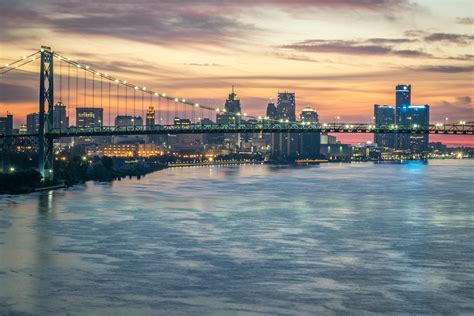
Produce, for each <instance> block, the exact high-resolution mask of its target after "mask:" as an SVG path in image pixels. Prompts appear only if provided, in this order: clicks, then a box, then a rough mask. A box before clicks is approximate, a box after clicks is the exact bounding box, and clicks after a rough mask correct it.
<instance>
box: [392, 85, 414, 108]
mask: <svg viewBox="0 0 474 316" xmlns="http://www.w3.org/2000/svg"><path fill="white" fill-rule="evenodd" d="M410 104H411V85H410V84H409V85H398V86H396V87H395V105H396V106H397V107H399V106H404V105H410Z"/></svg>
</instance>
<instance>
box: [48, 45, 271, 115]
mask: <svg viewBox="0 0 474 316" xmlns="http://www.w3.org/2000/svg"><path fill="white" fill-rule="evenodd" d="M53 56H54V57H56V58H57V59H59V60H62V61H64V62H66V63H69V64H70V65H72V66H74V67H76V68H79V69H82V70H84V71H86V72H89V73H91V74H93V75H95V76H97V77H100V78H103V79H106V80H109V81H112V82H115V83H117V84H120V85H122V86H126V87H128V88H130V89H134V90H137V91H141V92H143V93H147V94H149V95H152V96H155V97H160V98H164V99H166V100H169V101H173V102H176V103H181V104H185V105H189V106H193V107H195V108H202V109H205V110H210V111H214V112H216V113H227V114H229V115H234V116H241V117H246V118H254V119H257V118H258V119H262V117H254V116H250V115H247V113H234V112H227V111H226V110H225V109H220V108H212V107H209V106H205V105H202V104H199V103H194V102H190V101H188V100H186V99H184V98H177V97H175V96H170V95H167V94H166V93H164V92H157V91H153V90H151V89H148V88H147V87H145V86H143V87H140V86H139V85H135V84H132V83H130V82H128V81H127V80H121V79H118V78H117V77H115V76H112V75H109V74H108V73H105V72H101V71H99V70H96V69H94V68H92V67H90V66H88V65H85V64H83V63H79V62H77V61H74V60H72V59H71V58H68V57H65V56H63V55H61V54H59V53H56V52H53Z"/></svg>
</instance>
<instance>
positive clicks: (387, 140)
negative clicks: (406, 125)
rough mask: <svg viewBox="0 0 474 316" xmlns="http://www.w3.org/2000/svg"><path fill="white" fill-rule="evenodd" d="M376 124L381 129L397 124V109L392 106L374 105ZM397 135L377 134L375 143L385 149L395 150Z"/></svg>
mask: <svg viewBox="0 0 474 316" xmlns="http://www.w3.org/2000/svg"><path fill="white" fill-rule="evenodd" d="M374 124H375V125H378V126H380V127H382V126H386V127H389V126H390V125H394V124H396V120H395V107H394V106H391V105H379V104H375V105H374ZM395 136H396V135H395V134H389V133H375V134H374V142H375V143H376V144H377V145H378V146H380V147H384V148H395V140H396V137H395Z"/></svg>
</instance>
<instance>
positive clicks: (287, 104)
mask: <svg viewBox="0 0 474 316" xmlns="http://www.w3.org/2000/svg"><path fill="white" fill-rule="evenodd" d="M277 119H279V120H283V121H289V122H295V121H296V100H295V94H294V93H290V92H280V93H278V100H277ZM299 138H300V136H299V135H298V134H292V133H273V134H272V157H273V158H274V159H277V160H292V159H295V158H297V157H298V156H299V154H300V152H299V149H300V148H299V146H298V143H299Z"/></svg>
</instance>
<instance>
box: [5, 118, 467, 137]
mask: <svg viewBox="0 0 474 316" xmlns="http://www.w3.org/2000/svg"><path fill="white" fill-rule="evenodd" d="M211 133H387V134H446V135H473V134H474V124H443V125H441V124H431V125H428V126H420V125H418V126H417V125H413V126H401V125H371V124H360V123H349V124H348V123H337V124H319V123H306V124H305V123H301V122H291V123H239V124H199V123H196V124H188V125H155V126H143V125H136V126H124V127H116V126H101V127H95V128H88V129H84V128H78V127H69V128H65V129H52V130H51V132H50V133H47V134H46V135H47V136H48V137H50V138H61V137H75V136H76V137H77V136H113V135H154V134H211ZM33 136H38V135H37V134H21V135H5V134H0V138H3V137H33Z"/></svg>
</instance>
